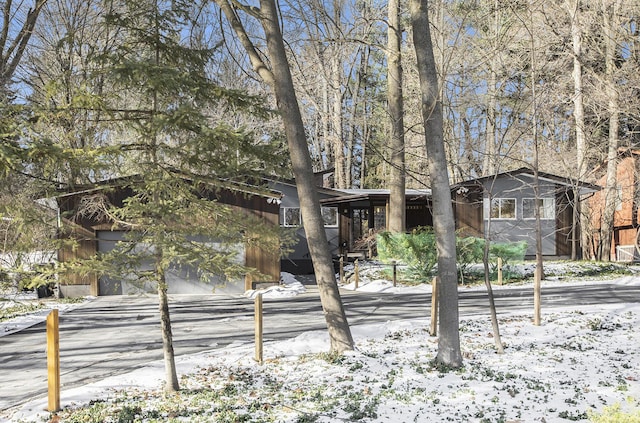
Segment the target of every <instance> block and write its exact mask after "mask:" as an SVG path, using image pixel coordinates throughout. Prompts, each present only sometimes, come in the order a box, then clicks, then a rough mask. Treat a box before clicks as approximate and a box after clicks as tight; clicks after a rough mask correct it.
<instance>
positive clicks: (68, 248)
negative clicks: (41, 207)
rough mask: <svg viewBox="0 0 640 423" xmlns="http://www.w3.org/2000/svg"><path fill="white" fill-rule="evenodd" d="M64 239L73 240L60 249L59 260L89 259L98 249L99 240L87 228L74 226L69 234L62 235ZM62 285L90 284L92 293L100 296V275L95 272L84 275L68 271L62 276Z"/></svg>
mask: <svg viewBox="0 0 640 423" xmlns="http://www.w3.org/2000/svg"><path fill="white" fill-rule="evenodd" d="M61 238H62V239H67V240H73V243H68V244H66V245H65V246H64V247H62V248H61V249H60V250H59V251H58V261H60V262H62V263H64V262H72V261H74V260H77V259H88V258H91V257H93V256H94V255H95V254H96V252H97V249H98V242H97V240H96V238H95V234H94V233H93V232H91V231H89V230H87V229H84V228H81V227H78V226H75V225H74V226H72V229H71V230H70V232H68V233H67V234H63V235H61ZM60 284H62V285H89V293H90V295H94V296H98V295H100V292H98V291H99V290H98V277H97V275H96V274H95V273H90V274H87V275H82V274H78V273H68V274H64V275H62V276H61V280H60Z"/></svg>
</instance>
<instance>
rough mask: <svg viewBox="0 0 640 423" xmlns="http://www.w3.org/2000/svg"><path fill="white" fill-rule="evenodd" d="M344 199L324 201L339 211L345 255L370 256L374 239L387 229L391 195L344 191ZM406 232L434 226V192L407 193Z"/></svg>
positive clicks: (374, 190) (381, 191)
mask: <svg viewBox="0 0 640 423" xmlns="http://www.w3.org/2000/svg"><path fill="white" fill-rule="evenodd" d="M338 191H339V192H340V195H338V196H336V197H334V198H330V199H326V200H321V201H320V202H321V203H322V204H323V206H325V207H335V208H336V209H337V211H338V215H339V216H340V230H339V233H338V242H339V245H340V247H341V248H340V251H339V253H340V254H341V255H345V254H346V255H347V256H348V255H353V256H363V257H364V256H368V255H371V254H372V252H371V251H369V248H370V245H369V244H370V241H371V240H370V235H372V234H375V233H377V232H379V231H382V230H384V229H385V228H387V227H388V226H389V225H388V221H387V219H388V216H389V199H390V192H389V190H387V189H341V190H338ZM405 209H406V210H405V228H406V230H408V231H410V230H411V229H414V228H417V227H420V226H433V216H432V214H431V191H430V190H416V189H407V190H406V191H405Z"/></svg>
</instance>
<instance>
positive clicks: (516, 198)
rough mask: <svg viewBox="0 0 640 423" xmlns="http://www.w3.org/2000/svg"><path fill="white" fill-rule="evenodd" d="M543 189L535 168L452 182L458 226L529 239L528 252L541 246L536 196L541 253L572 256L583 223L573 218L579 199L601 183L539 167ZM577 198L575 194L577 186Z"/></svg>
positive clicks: (508, 238)
mask: <svg viewBox="0 0 640 423" xmlns="http://www.w3.org/2000/svg"><path fill="white" fill-rule="evenodd" d="M538 175H539V178H538V180H539V194H538V196H537V197H536V195H535V191H534V185H535V184H534V172H533V170H531V169H528V168H521V169H517V170H514V171H510V172H504V173H499V174H497V175H493V176H486V177H482V178H476V179H471V180H469V181H465V182H461V183H458V184H455V185H454V186H453V187H452V193H453V199H454V213H455V219H456V228H457V229H458V230H460V231H461V232H462V233H464V234H466V235H471V236H478V237H484V236H485V231H486V230H490V233H489V238H490V239H491V240H492V241H497V242H500V241H511V242H517V241H526V242H527V252H526V255H527V256H529V257H531V256H534V255H535V252H536V226H535V225H536V220H535V205H536V198H538V201H539V204H540V206H541V207H540V220H541V222H540V223H541V232H542V234H541V235H542V254H543V255H544V256H550V257H558V258H569V257H570V256H571V251H572V242H573V240H576V242H577V243H578V244H577V246H576V248H577V251H578V252H579V251H581V249H580V245H579V242H580V235H579V231H580V228H579V227H578V226H577V225H574V224H573V208H574V207H580V199H581V198H582V197H583V196H585V195H587V194H593V193H595V192H597V191H598V190H599V187H598V186H596V185H592V184H588V183H585V182H575V181H572V180H571V179H569V178H564V177H561V176H557V175H552V174H549V173H544V172H538ZM576 191H577V192H578V196H577V198H574V197H575V195H574V193H575V192H576ZM489 228H490V229H489Z"/></svg>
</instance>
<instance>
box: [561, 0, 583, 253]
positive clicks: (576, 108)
mask: <svg viewBox="0 0 640 423" xmlns="http://www.w3.org/2000/svg"><path fill="white" fill-rule="evenodd" d="M565 6H566V8H567V11H568V12H569V18H570V19H571V39H572V47H573V118H574V121H575V122H574V124H575V127H576V165H577V169H576V180H577V181H580V180H582V179H583V176H584V173H585V170H586V136H585V132H584V128H585V120H584V96H583V92H582V86H583V84H582V62H581V60H582V28H581V26H580V16H579V13H580V7H579V6H580V0H566V2H565ZM579 198H580V196H579V192H578V189H575V190H574V195H573V202H574V204H573V219H572V220H573V229H572V233H571V259H572V260H576V259H577V258H578V253H579V252H578V250H579V246H580V245H582V250H583V252H582V257H588V254H586V250H585V249H586V247H587V245H588V242H587V237H586V236H587V231H586V230H584V229H585V228H587V223H588V221H587V216H586V214H584V213H580V208H579V207H578V200H579ZM578 222H580V224H579V225H578ZM578 227H580V228H582V229H583V230H582V231H581V233H580V234H578Z"/></svg>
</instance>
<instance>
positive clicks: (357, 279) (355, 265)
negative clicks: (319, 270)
mask: <svg viewBox="0 0 640 423" xmlns="http://www.w3.org/2000/svg"><path fill="white" fill-rule="evenodd" d="M497 262H498V264H497V266H498V282H497V284H498V285H502V282H503V278H502V259H501V258H500V257H498V260H497ZM391 267H392V268H393V277H392V281H393V286H394V287H395V286H396V284H397V282H398V263H397V262H396V261H395V260H394V261H392V262H391ZM339 272H340V283H341V284H344V282H345V279H344V257H340V270H339ZM353 280H354V284H355V289H358V286H359V284H360V264H359V263H358V260H355V261H354V263H353Z"/></svg>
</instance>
